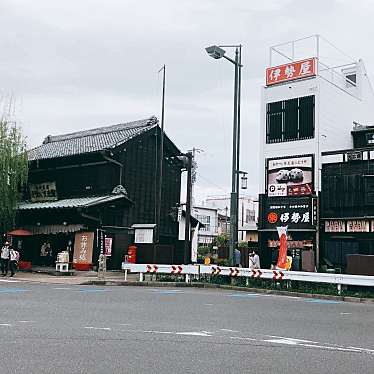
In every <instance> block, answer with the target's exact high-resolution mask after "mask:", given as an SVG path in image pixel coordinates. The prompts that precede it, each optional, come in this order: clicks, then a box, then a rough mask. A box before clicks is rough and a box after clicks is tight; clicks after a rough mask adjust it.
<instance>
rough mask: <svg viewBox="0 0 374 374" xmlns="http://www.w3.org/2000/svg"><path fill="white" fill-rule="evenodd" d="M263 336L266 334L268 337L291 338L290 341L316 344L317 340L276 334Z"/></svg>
mask: <svg viewBox="0 0 374 374" xmlns="http://www.w3.org/2000/svg"><path fill="white" fill-rule="evenodd" d="M265 336H268V337H269V338H276V339H285V340H291V341H294V342H299V343H316V344H318V342H314V341H312V340H305V339H298V338H290V337H287V336H278V335H265Z"/></svg>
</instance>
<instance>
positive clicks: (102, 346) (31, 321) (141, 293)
mask: <svg viewBox="0 0 374 374" xmlns="http://www.w3.org/2000/svg"><path fill="white" fill-rule="evenodd" d="M0 305H1V306H2V308H0V334H1V335H0V336H1V339H0V357H1V369H0V372H4V373H20V374H21V373H22V374H23V373H31V374H32V373H38V374H39V373H52V372H53V373H55V374H59V373H100V374H101V373H166V372H168V371H173V372H177V373H234V372H236V373H249V372H250V373H287V374H289V373H301V372H302V373H303V374H314V373H327V372H329V373H339V374H345V373H347V374H348V373H349V374H351V373H360V374H371V373H372V372H373V371H372V368H373V367H374V340H373V336H374V325H373V323H372V321H373V315H374V305H369V304H368V305H366V304H354V303H348V302H347V303H343V302H339V301H332V300H323V299H305V298H295V297H292V298H291V297H284V296H277V295H267V294H258V293H249V292H235V291H231V290H220V289H194V288H178V289H177V288H149V287H97V286H82V285H63V286H62V285H55V284H42V283H31V282H29V283H25V282H20V281H18V282H17V281H16V282H15V283H7V282H0Z"/></svg>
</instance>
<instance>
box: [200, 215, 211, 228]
mask: <svg viewBox="0 0 374 374" xmlns="http://www.w3.org/2000/svg"><path fill="white" fill-rule="evenodd" d="M197 219H198V220H199V221H200V222H201V223H203V224H204V225H205V226H204V227H202V228H201V231H210V216H206V215H204V214H198V215H197Z"/></svg>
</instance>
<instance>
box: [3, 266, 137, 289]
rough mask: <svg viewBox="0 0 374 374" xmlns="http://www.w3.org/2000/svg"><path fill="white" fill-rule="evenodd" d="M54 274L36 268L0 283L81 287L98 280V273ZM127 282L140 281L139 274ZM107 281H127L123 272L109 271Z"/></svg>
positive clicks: (45, 269)
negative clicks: (32, 283) (18, 282)
mask: <svg viewBox="0 0 374 374" xmlns="http://www.w3.org/2000/svg"><path fill="white" fill-rule="evenodd" d="M54 273H55V272H54V269H52V268H51V269H49V268H40V269H39V268H34V269H33V271H32V272H29V271H27V272H26V271H18V272H17V273H16V275H15V276H14V277H13V278H10V277H4V278H2V277H0V283H1V281H2V280H12V281H20V282H38V283H52V284H53V283H55V284H67V285H79V284H92V282H93V281H97V280H98V277H97V272H96V271H76V272H75V274H74V275H54ZM127 280H128V281H130V282H135V281H137V280H138V276H137V274H128V275H127ZM105 281H108V282H116V283H117V282H119V283H122V282H124V281H125V275H124V273H123V272H121V271H107V273H106V277H105Z"/></svg>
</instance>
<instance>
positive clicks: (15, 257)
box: [9, 247, 19, 277]
mask: <svg viewBox="0 0 374 374" xmlns="http://www.w3.org/2000/svg"><path fill="white" fill-rule="evenodd" d="M18 261H19V253H18V251H16V250H15V249H14V248H13V247H10V250H9V270H10V276H11V277H13V276H14V274H15V273H16V270H17V265H18Z"/></svg>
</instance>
